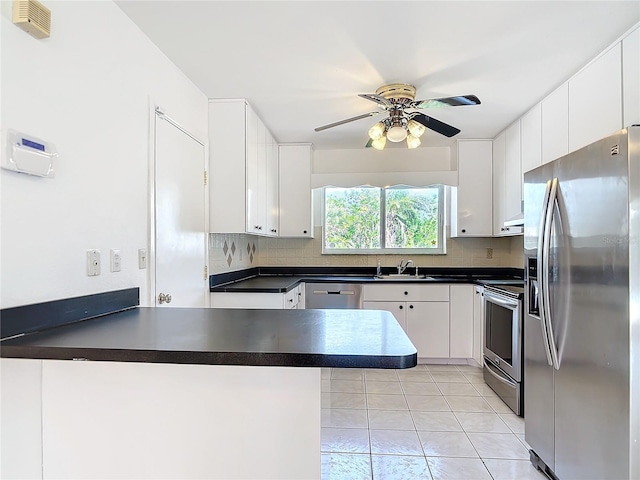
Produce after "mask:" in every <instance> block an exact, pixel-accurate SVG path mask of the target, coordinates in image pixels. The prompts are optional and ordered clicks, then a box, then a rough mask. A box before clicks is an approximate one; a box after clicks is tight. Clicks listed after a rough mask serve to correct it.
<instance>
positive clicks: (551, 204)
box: [540, 178, 560, 370]
mask: <svg viewBox="0 0 640 480" xmlns="http://www.w3.org/2000/svg"><path fill="white" fill-rule="evenodd" d="M557 195H558V179H557V178H554V179H553V181H552V182H551V192H550V194H549V201H548V203H547V213H546V215H545V217H546V223H545V226H544V237H543V246H542V257H543V262H542V264H543V267H544V270H543V271H542V272H541V274H540V276H541V277H542V278H543V279H544V280H543V285H544V288H543V290H542V297H543V299H544V300H543V302H542V308H543V309H544V320H543V321H544V323H545V325H546V330H547V337H548V339H549V341H548V346H549V350H550V351H551V361H552V362H553V368H555V369H556V370H559V369H560V363H559V362H558V350H557V348H556V342H555V339H554V337H553V327H552V325H551V298H550V295H549V256H550V252H551V226H552V223H553V210H554V208H555V206H556V204H557V201H558V199H557Z"/></svg>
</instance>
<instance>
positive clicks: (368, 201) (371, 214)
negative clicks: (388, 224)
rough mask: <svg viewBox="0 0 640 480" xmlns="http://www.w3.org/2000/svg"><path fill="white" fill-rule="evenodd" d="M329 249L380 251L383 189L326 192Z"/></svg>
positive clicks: (326, 239) (327, 244) (326, 234)
mask: <svg viewBox="0 0 640 480" xmlns="http://www.w3.org/2000/svg"><path fill="white" fill-rule="evenodd" d="M324 228H325V249H355V248H358V249H365V248H380V189H379V188H369V187H367V188H326V189H325V224H324Z"/></svg>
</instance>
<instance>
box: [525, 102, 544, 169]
mask: <svg viewBox="0 0 640 480" xmlns="http://www.w3.org/2000/svg"><path fill="white" fill-rule="evenodd" d="M520 150H521V153H522V174H523V175H524V174H525V173H526V172H528V171H529V170H533V169H534V168H536V167H539V166H540V165H542V104H541V103H538V104H537V105H536V106H535V107H533V108H532V109H531V110H529V111H528V112H527V113H526V114H525V115H524V116H523V117H522V119H520Z"/></svg>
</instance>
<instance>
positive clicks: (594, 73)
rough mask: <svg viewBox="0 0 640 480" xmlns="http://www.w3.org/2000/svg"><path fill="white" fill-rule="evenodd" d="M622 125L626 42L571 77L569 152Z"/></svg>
mask: <svg viewBox="0 0 640 480" xmlns="http://www.w3.org/2000/svg"><path fill="white" fill-rule="evenodd" d="M621 128H622V45H621V44H620V43H617V44H616V45H614V46H613V47H612V48H610V49H609V50H608V51H607V52H605V53H604V54H603V55H601V56H600V57H598V58H597V59H596V60H595V61H593V62H592V63H590V64H589V65H587V67H585V68H584V69H583V70H581V71H580V72H579V73H578V74H576V75H575V76H574V77H572V78H571V79H570V80H569V151H570V152H573V151H574V150H578V149H579V148H582V147H584V146H586V145H589V144H590V143H592V142H595V141H596V140H599V139H601V138H603V137H606V136H607V135H610V134H612V133H614V132H616V131H618V130H620V129H621Z"/></svg>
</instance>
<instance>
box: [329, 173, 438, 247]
mask: <svg viewBox="0 0 640 480" xmlns="http://www.w3.org/2000/svg"><path fill="white" fill-rule="evenodd" d="M327 188H378V189H380V245H385V238H386V222H385V213H386V191H387V190H396V189H422V188H436V189H437V190H438V243H439V245H440V247H438V248H388V247H386V246H384V247H380V248H353V249H348V248H326V230H325V225H326V220H327V212H326V206H327V200H326V198H327V197H326V189H327ZM445 196H446V190H445V186H444V185H429V186H425V187H413V186H409V185H394V186H393V187H375V186H372V185H361V186H358V187H323V188H322V252H321V253H322V255H381V254H389V255H404V254H416V255H446V253H447V245H446V225H445Z"/></svg>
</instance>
